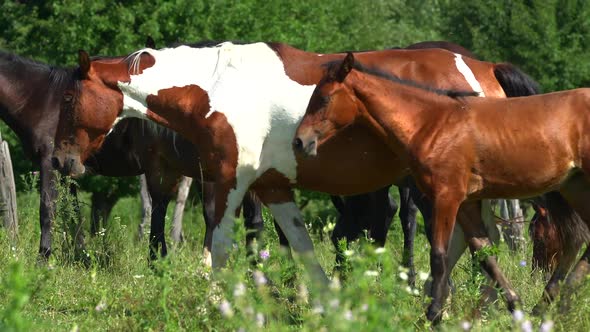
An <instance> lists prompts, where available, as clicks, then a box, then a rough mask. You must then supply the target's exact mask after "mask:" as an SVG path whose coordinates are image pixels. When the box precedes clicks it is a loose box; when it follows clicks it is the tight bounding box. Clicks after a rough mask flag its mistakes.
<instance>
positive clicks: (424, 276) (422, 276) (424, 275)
mask: <svg viewBox="0 0 590 332" xmlns="http://www.w3.org/2000/svg"><path fill="white" fill-rule="evenodd" d="M428 276H429V274H428V272H421V271H420V272H418V278H419V279H420V280H422V281H426V279H428Z"/></svg>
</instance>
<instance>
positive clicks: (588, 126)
mask: <svg viewBox="0 0 590 332" xmlns="http://www.w3.org/2000/svg"><path fill="white" fill-rule="evenodd" d="M359 61H360V60H359ZM470 95H473V94H472V93H464V92H457V91H443V90H436V89H427V88H425V87H421V86H420V85H418V84H416V83H414V82H408V81H403V80H400V79H399V78H397V77H393V76H391V75H390V74H388V73H385V72H382V71H379V70H376V69H375V68H370V67H368V66H366V67H365V66H362V65H360V63H359V62H355V59H354V56H353V55H352V54H351V53H349V54H348V55H347V57H346V58H345V59H344V60H343V61H342V62H341V63H338V64H336V65H334V66H332V67H331V68H330V70H328V73H327V75H326V76H325V77H323V78H322V80H321V82H320V83H319V84H318V86H317V87H316V89H315V91H314V93H313V95H312V96H311V99H310V102H309V105H308V109H307V111H306V115H305V116H304V118H303V119H302V121H301V124H300V125H299V128H298V129H297V132H296V135H295V139H294V141H293V144H294V147H295V148H296V149H297V150H298V151H300V152H301V153H302V154H304V155H307V156H315V155H317V156H321V154H322V151H321V147H322V146H323V145H325V144H329V142H331V141H334V140H336V137H337V136H338V134H339V133H340V132H344V131H345V130H346V128H349V127H351V126H355V125H357V126H361V127H363V128H365V135H368V136H369V135H370V136H376V137H379V139H380V140H381V142H382V143H383V144H385V145H386V146H387V147H388V149H389V150H390V152H389V153H390V154H394V155H396V156H399V158H400V160H399V162H400V164H402V165H405V166H406V167H408V172H409V173H411V174H412V175H413V176H414V179H415V180H416V182H417V184H418V186H419V188H421V191H422V192H424V193H425V194H426V195H427V196H429V197H430V198H431V200H432V201H433V202H434V217H433V234H432V236H433V241H432V249H431V271H432V273H433V279H434V280H433V289H432V296H433V300H432V303H431V304H430V306H429V308H428V312H427V317H428V318H429V319H430V320H435V319H439V318H440V311H441V307H442V302H441V299H442V297H443V294H444V293H445V291H446V287H447V284H446V282H444V281H445V280H446V277H447V276H448V275H449V273H450V270H449V269H448V266H447V261H446V259H445V257H446V253H447V248H448V244H449V239H450V236H451V232H452V230H453V227H454V224H455V218H456V216H457V213H458V211H459V214H460V213H461V210H463V211H465V210H466V208H469V207H471V206H473V205H474V200H477V199H482V198H496V197H511V198H519V197H530V196H535V195H538V194H540V193H543V192H547V191H550V190H558V191H559V193H561V194H562V195H563V197H565V199H566V200H567V202H568V203H570V204H571V206H572V207H573V208H574V209H575V210H576V211H577V212H578V213H579V214H580V216H581V217H582V218H583V219H584V220H585V222H588V221H590V208H589V207H588V204H587V203H586V201H587V199H588V198H589V195H590V182H589V181H588V177H587V176H588V175H590V139H589V137H588V136H587V135H586V133H588V132H590V89H578V90H571V91H565V92H558V93H551V94H545V95H537V96H531V97H522V98H509V99H503V98H470V97H468V96H470ZM524 121H526V122H527V124H528V128H527V130H522V128H521V127H520V126H521V124H522V123H523V122H524ZM318 149H320V150H318ZM540 151H542V153H543V155H544V160H545V163H543V164H539V163H538V153H540ZM347 158H348V159H353V158H355V156H353V155H349V156H348V157H347ZM356 158H358V159H360V158H362V155H357V156H356ZM383 163H384V164H386V165H390V164H389V160H388V159H387V158H384V160H383ZM531 164H535V165H538V166H537V169H536V170H535V172H531V171H530V167H529V166H530V165H531ZM376 171H377V168H376V169H375V170H373V172H376ZM387 172H388V173H390V174H391V173H392V172H391V170H389V171H387ZM559 193H556V192H553V195H559ZM475 202H476V201H475ZM566 206H567V205H566ZM459 207H461V210H460V209H459ZM458 221H459V223H461V226H462V227H463V230H464V231H465V232H466V236H467V237H468V238H469V239H468V241H469V244H470V246H471V247H472V248H473V249H475V250H478V249H480V248H482V247H483V246H484V245H489V242H488V241H487V239H485V229H484V228H483V227H482V225H481V224H480V223H479V221H477V220H474V221H470V220H468V219H461V218H459V219H458ZM575 221H576V219H572V220H570V222H569V223H567V222H566V223H563V222H562V223H561V224H559V223H556V226H557V227H558V229H559V230H560V232H561V235H562V236H563V237H565V240H566V241H572V240H573V239H574V238H576V237H582V238H584V240H585V241H588V229H587V227H586V226H585V225H584V223H582V222H577V223H576V222H575ZM564 255H572V253H564ZM573 256H574V257H575V253H573ZM566 259H572V258H566ZM588 259H590V249H587V250H586V252H585V253H584V255H583V257H582V259H581V261H580V262H579V264H578V265H577V266H576V268H575V270H574V271H573V272H572V274H571V275H570V277H569V278H568V283H573V282H576V281H578V280H579V279H580V278H581V277H582V276H584V275H585V274H586V273H588V272H589V271H590V265H589V264H588ZM482 265H483V267H484V268H485V269H486V271H488V273H490V275H491V276H492V277H493V278H494V279H495V280H496V281H497V282H498V283H499V284H500V286H501V287H502V288H503V289H504V290H505V294H504V295H505V297H506V299H507V302H508V305H509V308H511V309H512V308H514V306H515V305H516V301H518V297H517V295H516V293H515V292H514V291H513V290H512V287H511V286H510V284H509V283H508V280H506V279H505V277H504V276H503V275H502V273H501V272H500V271H499V269H498V268H497V266H495V265H496V264H495V259H494V258H492V257H487V258H485V259H484V260H483V261H482ZM562 272H563V271H562ZM566 272H567V271H566ZM554 277H555V276H554ZM559 277H561V276H559ZM551 287H555V288H556V287H558V286H557V285H554V286H551ZM551 287H550V286H549V285H548V289H547V295H549V296H550V297H551V296H554V295H555V291H556V289H555V288H551Z"/></svg>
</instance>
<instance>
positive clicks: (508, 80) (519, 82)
mask: <svg viewBox="0 0 590 332" xmlns="http://www.w3.org/2000/svg"><path fill="white" fill-rule="evenodd" d="M494 75H495V76H496V79H497V80H498V83H500V85H501V86H502V89H503V90H504V93H505V94H506V97H521V96H531V95H536V94H539V93H541V88H540V87H539V83H537V82H535V81H534V80H533V79H532V78H530V77H529V76H528V75H527V74H525V73H523V72H522V71H521V70H520V69H518V68H516V66H514V65H512V64H510V63H499V64H497V65H496V66H495V68H494Z"/></svg>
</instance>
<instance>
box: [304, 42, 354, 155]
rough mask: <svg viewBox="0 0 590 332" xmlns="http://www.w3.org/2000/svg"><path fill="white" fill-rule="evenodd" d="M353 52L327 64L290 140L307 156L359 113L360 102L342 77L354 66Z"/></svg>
mask: <svg viewBox="0 0 590 332" xmlns="http://www.w3.org/2000/svg"><path fill="white" fill-rule="evenodd" d="M354 61H355V60H354V56H353V55H352V53H348V54H347V55H346V57H345V58H344V60H343V61H342V62H341V63H339V64H335V65H331V66H330V67H329V68H328V71H327V72H326V75H325V76H324V77H323V78H322V80H321V81H320V82H319V83H318V85H317V86H316V88H315V90H314V92H313V94H312V95H311V98H310V100H309V104H308V106H307V110H306V112H305V115H304V117H303V119H302V120H301V123H300V124H299V127H298V128H297V131H296V133H295V138H294V140H293V148H294V150H295V151H296V152H298V153H303V154H305V155H308V156H315V155H316V154H317V148H318V145H319V144H321V143H323V142H324V141H326V140H327V139H329V138H330V137H332V136H334V134H336V132H338V131H339V130H341V129H343V128H345V127H347V126H349V125H351V124H352V123H353V122H354V121H355V120H356V118H357V116H358V115H359V113H360V108H361V107H362V104H360V103H359V102H358V100H357V99H356V97H355V95H354V91H352V89H351V88H350V87H349V86H347V85H346V84H344V81H345V79H346V77H347V76H348V74H349V73H350V71H351V70H352V68H353V67H354Z"/></svg>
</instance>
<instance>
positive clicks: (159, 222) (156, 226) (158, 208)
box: [149, 190, 172, 261]
mask: <svg viewBox="0 0 590 332" xmlns="http://www.w3.org/2000/svg"><path fill="white" fill-rule="evenodd" d="M150 195H151V197H152V204H153V205H152V206H153V210H152V220H151V225H150V240H149V250H150V251H149V260H150V261H154V260H155V259H157V252H158V249H160V255H161V257H165V256H166V255H167V254H168V250H167V248H166V236H165V233H164V228H165V225H166V210H167V209H168V203H170V199H171V198H172V195H170V194H168V193H159V192H154V191H152V190H150Z"/></svg>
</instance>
